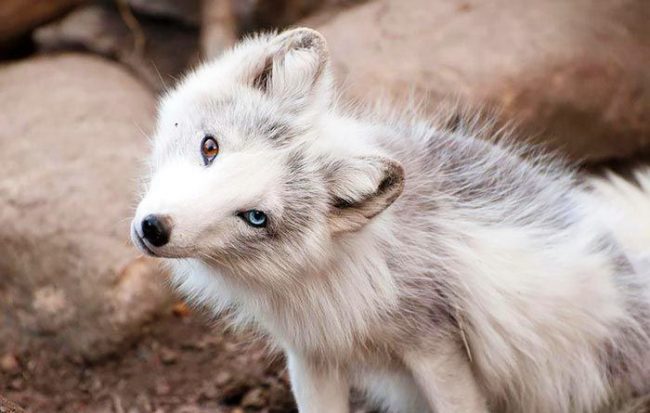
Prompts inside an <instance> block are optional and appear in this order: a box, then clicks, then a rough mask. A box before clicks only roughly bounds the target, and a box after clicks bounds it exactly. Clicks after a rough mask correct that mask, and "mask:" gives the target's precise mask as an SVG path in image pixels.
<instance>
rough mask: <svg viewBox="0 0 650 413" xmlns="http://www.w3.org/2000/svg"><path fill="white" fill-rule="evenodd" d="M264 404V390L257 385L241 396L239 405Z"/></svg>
mask: <svg viewBox="0 0 650 413" xmlns="http://www.w3.org/2000/svg"><path fill="white" fill-rule="evenodd" d="M265 404H266V397H265V395H264V390H263V389H261V388H259V387H257V388H255V389H252V390H249V391H248V392H247V393H246V394H245V395H244V397H243V398H242V401H241V405H242V406H243V407H257V408H260V407H264V405H265Z"/></svg>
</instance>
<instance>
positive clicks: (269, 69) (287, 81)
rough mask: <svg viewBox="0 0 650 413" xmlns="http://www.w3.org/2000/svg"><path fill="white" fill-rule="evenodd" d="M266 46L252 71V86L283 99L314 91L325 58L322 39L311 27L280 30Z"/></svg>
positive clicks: (325, 62) (320, 75) (324, 65)
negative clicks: (267, 50) (263, 56)
mask: <svg viewBox="0 0 650 413" xmlns="http://www.w3.org/2000/svg"><path fill="white" fill-rule="evenodd" d="M270 46H271V51H270V54H269V55H268V56H265V58H264V59H263V61H261V62H259V66H258V68H257V69H256V70H255V71H254V72H253V76H252V80H251V82H252V85H253V86H254V87H256V88H258V89H260V90H262V91H264V92H265V93H269V94H273V95H277V96H281V97H286V98H298V99H300V98H306V97H308V96H310V95H312V94H313V93H315V92H316V91H317V89H318V87H319V86H321V83H322V80H323V77H324V75H325V71H326V66H327V64H328V61H329V53H328V51H327V43H326V42H325V38H324V37H323V36H322V35H321V34H320V33H318V32H317V31H315V30H312V29H307V28H298V29H292V30H288V31H285V32H283V33H280V34H279V35H278V36H277V37H275V38H274V39H273V40H272V41H271V45H270Z"/></svg>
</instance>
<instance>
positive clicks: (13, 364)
mask: <svg viewBox="0 0 650 413" xmlns="http://www.w3.org/2000/svg"><path fill="white" fill-rule="evenodd" d="M0 370H2V371H3V372H4V373H7V374H16V373H18V372H20V364H18V359H17V358H16V356H15V355H13V354H12V353H7V354H5V355H4V356H2V358H0Z"/></svg>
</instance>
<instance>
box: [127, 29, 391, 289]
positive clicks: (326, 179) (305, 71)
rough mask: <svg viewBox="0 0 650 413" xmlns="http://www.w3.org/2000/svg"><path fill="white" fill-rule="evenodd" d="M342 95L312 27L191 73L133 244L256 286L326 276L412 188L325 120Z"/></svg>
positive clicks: (172, 107)
mask: <svg viewBox="0 0 650 413" xmlns="http://www.w3.org/2000/svg"><path fill="white" fill-rule="evenodd" d="M332 90H333V88H332V79H331V74H330V69H329V57H328V51H327V46H326V43H325V40H324V38H323V37H322V36H321V35H320V34H319V33H317V32H315V31H313V30H310V29H304V28H301V29H294V30H289V31H286V32H283V33H281V34H279V35H260V36H257V37H254V38H251V39H248V40H246V41H244V42H242V43H241V44H240V45H239V46H237V47H236V48H234V49H233V50H231V51H229V52H226V53H225V54H224V55H223V56H221V57H220V58H218V59H217V60H216V61H214V62H211V63H208V64H206V65H204V66H202V67H200V68H199V69H197V70H196V71H194V72H193V73H191V74H189V75H188V76H187V77H186V78H185V79H184V80H182V81H181V82H180V83H179V84H178V85H177V86H176V87H175V89H173V90H172V91H170V92H169V93H168V94H167V95H166V96H165V97H164V98H163V99H162V101H161V104H160V108H159V114H158V122H157V128H156V130H155V135H154V139H153V144H154V147H153V153H152V155H151V163H150V170H151V175H150V177H149V179H148V181H147V185H146V186H147V188H146V192H145V195H144V197H143V198H142V200H141V202H140V204H139V206H138V208H137V211H136V213H135V217H134V219H133V223H132V226H131V236H132V239H133V242H134V244H135V245H136V246H137V247H138V248H140V249H141V250H142V251H143V252H145V253H147V254H150V255H154V256H159V257H167V258H193V259H198V260H201V261H203V262H204V263H205V264H207V265H212V266H216V267H220V268H225V269H228V270H230V272H231V273H237V274H240V275H242V276H247V277H251V279H258V280H260V279H262V280H263V279H264V278H265V277H267V278H268V277H273V276H274V275H273V274H281V276H283V277H287V276H289V277H291V276H292V275H298V274H300V273H301V272H304V271H306V270H309V269H310V268H316V269H317V268H318V266H319V265H321V264H323V262H324V260H327V259H329V258H330V254H329V251H331V250H332V248H333V246H334V245H333V244H334V243H336V242H338V240H339V238H340V237H343V236H345V234H353V233H356V232H358V231H360V230H361V229H362V228H363V227H364V226H365V225H366V224H367V223H368V222H370V221H371V220H373V218H374V217H375V216H377V215H378V214H379V213H381V212H382V211H383V210H384V209H385V208H387V207H388V206H389V205H390V204H391V203H392V202H393V201H394V200H395V199H396V198H397V197H398V196H399V194H400V193H401V190H402V183H403V171H402V168H401V166H400V165H399V164H398V163H397V162H395V161H394V160H391V159H389V158H387V157H385V156H383V155H382V154H381V153H379V152H377V151H375V150H370V149H363V148H364V147H363V145H360V144H356V143H355V142H354V137H352V136H345V133H346V131H347V130H348V129H349V128H347V129H346V128H340V132H341V133H340V134H338V132H337V131H338V129H337V128H339V126H337V125H332V124H331V122H328V121H326V120H325V117H326V116H327V114H328V113H329V112H331V107H332V100H333V96H332ZM325 132H326V133H325ZM332 136H334V137H332ZM334 140H336V141H337V142H338V143H337V142H334ZM342 142H343V143H344V144H342ZM278 276H279V275H278Z"/></svg>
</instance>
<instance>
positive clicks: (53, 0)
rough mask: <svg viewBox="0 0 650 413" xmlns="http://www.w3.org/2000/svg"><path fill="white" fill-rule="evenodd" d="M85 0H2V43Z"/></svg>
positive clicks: (0, 25)
mask: <svg viewBox="0 0 650 413" xmlns="http://www.w3.org/2000/svg"><path fill="white" fill-rule="evenodd" d="M82 2H83V0H47V1H43V0H2V1H0V45H3V44H6V43H8V42H10V41H11V40H14V39H16V38H18V37H20V36H22V35H25V34H27V33H29V32H30V31H31V30H32V29H34V28H36V27H38V26H39V25H41V24H43V23H46V22H47V21H49V20H52V19H54V18H56V17H59V16H61V15H62V14H64V13H65V12H67V11H68V10H70V9H72V8H73V7H74V6H76V5H78V4H80V3H82Z"/></svg>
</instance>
